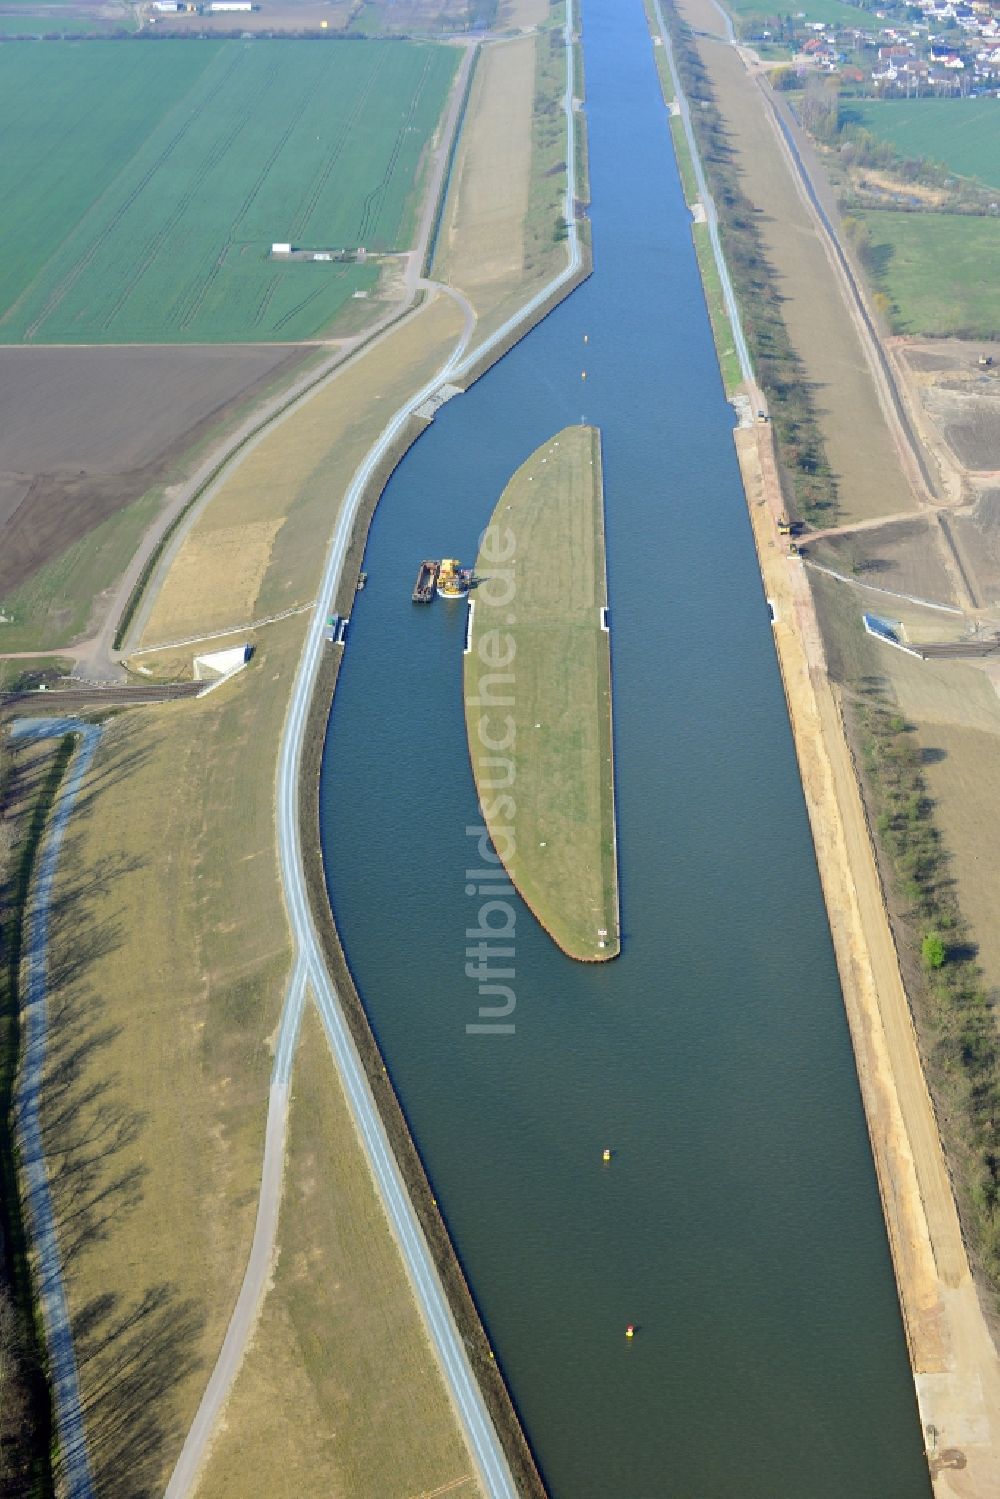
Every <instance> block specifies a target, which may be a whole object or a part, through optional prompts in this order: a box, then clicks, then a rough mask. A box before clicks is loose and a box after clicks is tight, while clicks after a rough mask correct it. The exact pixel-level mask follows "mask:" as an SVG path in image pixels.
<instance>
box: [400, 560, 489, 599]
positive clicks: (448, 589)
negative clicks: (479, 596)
mask: <svg viewBox="0 0 1000 1499" xmlns="http://www.w3.org/2000/svg"><path fill="white" fill-rule="evenodd" d="M473 582H474V578H473V570H472V568H471V567H461V566H460V565H459V563H458V559H457V558H455V557H443V558H442V559H441V561H440V562H436V561H433V560H430V559H428V558H425V559H424V561H423V562H421V564H420V570H419V572H418V573H417V581H416V583H415V584H414V587H413V602H414V603H415V604H429V603H430V602H431V600H432V599H433V598H434V595H435V594H437V595H438V596H439V597H440V598H443V599H463V598H465V596H466V594H467V593H468V592H469V589H470V588H471V587H472V585H473Z"/></svg>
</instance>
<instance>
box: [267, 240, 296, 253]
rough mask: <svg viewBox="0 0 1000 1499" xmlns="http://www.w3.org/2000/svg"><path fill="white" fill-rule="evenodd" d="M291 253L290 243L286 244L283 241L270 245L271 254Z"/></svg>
mask: <svg viewBox="0 0 1000 1499" xmlns="http://www.w3.org/2000/svg"><path fill="white" fill-rule="evenodd" d="M291 253H292V247H291V245H286V244H285V243H284V242H282V243H281V244H278V245H272V246H271V254H272V255H291Z"/></svg>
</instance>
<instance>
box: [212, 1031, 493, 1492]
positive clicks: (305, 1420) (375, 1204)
mask: <svg viewBox="0 0 1000 1499" xmlns="http://www.w3.org/2000/svg"><path fill="white" fill-rule="evenodd" d="M302 1032H303V1034H302V1044H301V1046H300V1048H299V1053H298V1056H297V1057H296V1061H295V1074H294V1083H293V1098H292V1104H291V1111H290V1121H289V1143H288V1158H287V1162H286V1167H285V1180H284V1199H283V1201H282V1207H281V1218H280V1223H279V1229H278V1255H277V1266H276V1269H275V1273H274V1281H273V1288H272V1289H271V1291H270V1293H269V1295H268V1297H267V1300H266V1302H265V1303H264V1310H263V1314H262V1317H261V1322H260V1326H259V1328H258V1330H257V1332H256V1333H255V1336H254V1340H253V1345H252V1347H251V1349H250V1351H249V1353H248V1355H247V1358H246V1361H245V1362H244V1365H243V1368H242V1369H241V1371H240V1374H239V1377H238V1379H237V1381H236V1386H235V1389H234V1391H233V1395H232V1399H231V1400H230V1402H229V1404H228V1406H227V1408H226V1419H225V1427H224V1429H223V1430H222V1431H220V1433H219V1435H218V1438H217V1440H216V1442H215V1443H214V1444H213V1448H212V1453H211V1456H210V1458H209V1462H208V1467H207V1469H206V1473H205V1480H204V1492H205V1494H206V1495H210V1496H211V1499H245V1496H246V1495H249V1494H268V1495H269V1496H271V1499H302V1496H303V1495H313V1494H315V1495H320V1494H336V1495H338V1496H339V1499H372V1496H373V1495H377V1496H378V1499H413V1496H414V1495H416V1494H421V1495H427V1496H429V1495H432V1494H439V1495H445V1494H447V1495H448V1499H474V1496H476V1495H479V1494H480V1493H481V1490H480V1487H479V1485H478V1483H477V1482H476V1479H475V1476H474V1469H473V1466H472V1462H471V1459H470V1457H469V1454H468V1452H467V1451H466V1449H465V1447H464V1445H463V1442H462V1439H461V1436H460V1434H459V1431H458V1428H457V1425H456V1422H455V1419H454V1414H453V1412H452V1408H451V1405H450V1403H449V1400H448V1395H447V1392H446V1390H445V1388H444V1383H443V1381H442V1378H441V1371H440V1369H439V1368H438V1366H437V1363H436V1361H435V1358H434V1354H433V1351H432V1349H431V1347H430V1344H429V1342H428V1339H427V1334H426V1332H425V1331H424V1326H423V1323H422V1322H421V1319H420V1313H419V1312H418V1310H417V1306H416V1304H415V1302H414V1299H413V1292H412V1290H411V1288H410V1284H409V1281H408V1279H407V1275H406V1271H405V1269H404V1267H403V1263H402V1260H401V1258H400V1254H399V1249H398V1248H397V1246H396V1242H395V1240H394V1238H393V1236H392V1233H391V1231H390V1229H389V1225H388V1223H387V1222H386V1218H385V1214H384V1212H383V1209H382V1205H381V1202H380V1201H379V1197H378V1194H377V1191H376V1189H375V1185H374V1183H373V1181H372V1178H371V1174H370V1172H369V1170H368V1166H367V1163H366V1161H365V1158H364V1155H363V1153H362V1151H361V1148H360V1145H359V1142H358V1137H357V1132H356V1130H355V1128H354V1123H353V1120H352V1119H351V1116H350V1113H349V1111H348V1108H347V1103H346V1100H345V1098H344V1093H343V1089H342V1087H341V1084H340V1081H339V1079H338V1077H337V1074H336V1072H335V1070H334V1066H333V1060H332V1058H331V1056H330V1050H329V1047H328V1045H327V1041H326V1037H325V1036H324V1034H323V1032H322V1029H321V1027H320V1022H319V1018H318V1016H317V1014H316V1011H315V1009H313V1008H312V1006H310V1008H309V1009H308V1011H307V1012H306V1015H305V1018H304V1020H303V1026H302ZM292 1409H294V1413H295V1414H294V1420H290V1419H289V1415H290V1413H291V1410H292Z"/></svg>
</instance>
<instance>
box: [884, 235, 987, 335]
mask: <svg viewBox="0 0 1000 1499" xmlns="http://www.w3.org/2000/svg"><path fill="white" fill-rule="evenodd" d="M861 217H863V218H864V221H865V223H866V224H867V225H868V228H869V229H870V231H871V236H872V243H873V246H874V253H873V256H872V262H873V264H874V265H875V267H876V269H875V270H874V272H873V275H874V279H875V282H876V285H877V286H878V288H879V290H881V291H883V292H885V293H886V295H887V296H888V297H889V299H890V301H891V303H892V322H893V327H894V328H895V330H896V331H897V332H899V333H926V334H931V335H938V336H944V335H949V334H957V335H962V336H965V337H968V338H985V337H988V336H993V335H996V334H1000V222H998V221H997V220H996V219H987V218H975V217H973V216H971V215H969V214H956V213H901V212H897V211H895V210H892V209H875V210H872V211H870V212H867V213H864V214H862V215H861Z"/></svg>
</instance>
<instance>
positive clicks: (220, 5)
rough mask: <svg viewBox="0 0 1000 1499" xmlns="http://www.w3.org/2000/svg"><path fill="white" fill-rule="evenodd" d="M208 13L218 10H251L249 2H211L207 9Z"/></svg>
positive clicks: (213, 0) (244, 0) (231, 0)
mask: <svg viewBox="0 0 1000 1499" xmlns="http://www.w3.org/2000/svg"><path fill="white" fill-rule="evenodd" d="M208 8H209V10H210V11H218V10H253V5H252V4H251V0H212V3H211V5H210V6H209V7H208Z"/></svg>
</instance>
